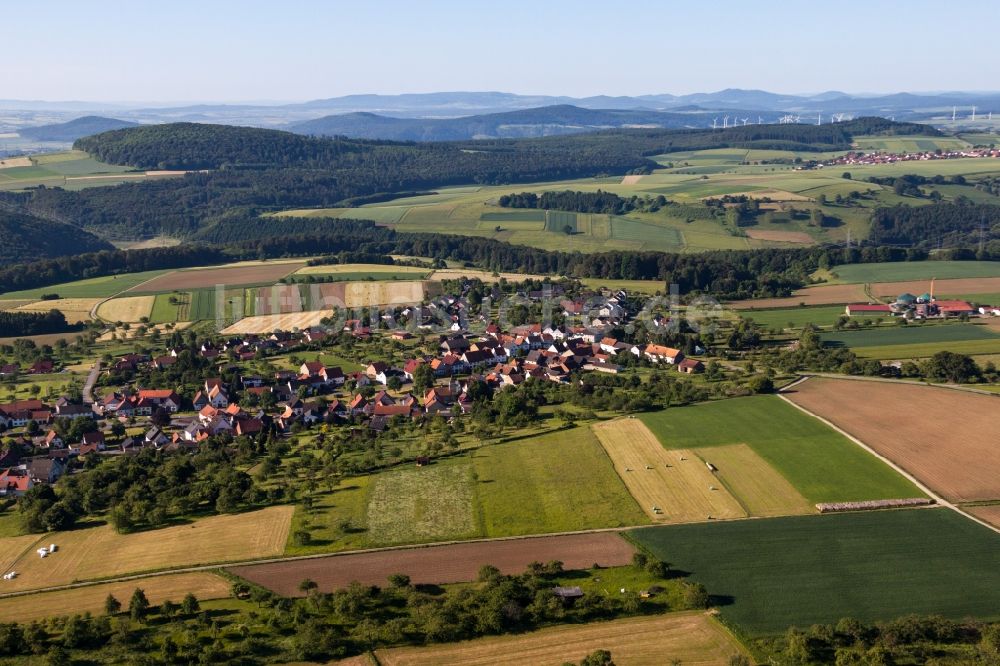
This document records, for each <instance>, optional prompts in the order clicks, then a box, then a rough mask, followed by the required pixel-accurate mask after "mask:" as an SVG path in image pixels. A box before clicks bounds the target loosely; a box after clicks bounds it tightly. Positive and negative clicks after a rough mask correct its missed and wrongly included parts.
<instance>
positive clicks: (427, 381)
mask: <svg viewBox="0 0 1000 666" xmlns="http://www.w3.org/2000/svg"><path fill="white" fill-rule="evenodd" d="M432 386H434V370H433V369H432V368H431V366H430V364H429V363H421V364H420V365H418V366H417V369H416V370H414V371H413V390H414V391H416V392H417V393H425V392H426V391H427V389H429V388H431V387H432Z"/></svg>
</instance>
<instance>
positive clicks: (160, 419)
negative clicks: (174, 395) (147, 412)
mask: <svg viewBox="0 0 1000 666" xmlns="http://www.w3.org/2000/svg"><path fill="white" fill-rule="evenodd" d="M149 420H150V422H151V423H152V424H153V425H155V426H158V427H160V428H166V427H167V426H168V425H170V412H169V411H167V410H166V409H165V408H163V407H157V408H156V411H155V412H153V415H152V416H150V417H149Z"/></svg>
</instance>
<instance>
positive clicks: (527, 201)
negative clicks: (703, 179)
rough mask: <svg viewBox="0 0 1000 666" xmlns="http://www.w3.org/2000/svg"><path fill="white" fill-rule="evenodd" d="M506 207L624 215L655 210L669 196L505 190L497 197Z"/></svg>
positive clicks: (663, 203)
mask: <svg viewBox="0 0 1000 666" xmlns="http://www.w3.org/2000/svg"><path fill="white" fill-rule="evenodd" d="M497 203H498V204H500V206H501V207H503V208H540V209H542V210H565V211H571V212H574V213H604V214H606V215H624V214H625V213H630V212H632V211H634V210H643V211H649V212H655V211H657V210H659V209H660V208H662V207H663V206H666V205H667V198H666V197H665V196H663V195H662V194H661V195H660V196H658V197H656V198H655V199H654V198H648V197H647V198H645V199H643V198H640V197H638V196H631V197H627V198H626V197H621V196H618V195H617V194H614V193H613V192H602V191H601V190H597V191H596V192H574V191H572V190H564V191H562V192H542V194H541V196H539V195H537V194H535V193H534V192H521V193H520V194H505V195H503V196H502V197H500V198H499V199H498V200H497Z"/></svg>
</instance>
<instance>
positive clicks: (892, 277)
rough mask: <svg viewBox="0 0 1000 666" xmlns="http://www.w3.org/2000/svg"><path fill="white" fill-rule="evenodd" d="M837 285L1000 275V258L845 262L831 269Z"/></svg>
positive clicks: (833, 281)
mask: <svg viewBox="0 0 1000 666" xmlns="http://www.w3.org/2000/svg"><path fill="white" fill-rule="evenodd" d="M831 271H832V272H833V273H835V274H836V278H835V279H833V280H831V282H832V283H834V284H860V283H868V282H905V281H908V280H930V279H931V278H937V279H939V280H944V279H950V278H978V277H1000V261H914V262H907V261H902V262H893V263H882V264H845V265H843V266H835V267H834V268H832V269H831Z"/></svg>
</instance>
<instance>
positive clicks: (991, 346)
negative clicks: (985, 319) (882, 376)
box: [854, 337, 1000, 361]
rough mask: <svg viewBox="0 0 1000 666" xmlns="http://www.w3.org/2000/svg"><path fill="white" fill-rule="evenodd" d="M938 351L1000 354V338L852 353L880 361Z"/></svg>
mask: <svg viewBox="0 0 1000 666" xmlns="http://www.w3.org/2000/svg"><path fill="white" fill-rule="evenodd" d="M940 351H950V352H952V353H955V354H966V355H968V356H979V355H983V354H998V353H1000V337H998V338H992V339H988V340H965V341H960V342H948V343H941V342H927V343H922V344H907V345H885V346H874V347H858V348H857V349H855V350H854V352H855V353H856V354H857V355H858V356H860V357H862V358H873V359H877V360H880V361H888V360H902V359H922V358H930V357H931V356H933V355H934V354H936V353H938V352H940Z"/></svg>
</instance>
